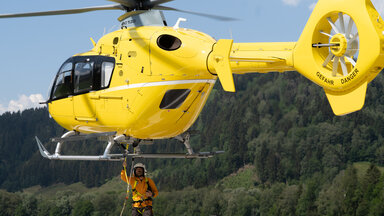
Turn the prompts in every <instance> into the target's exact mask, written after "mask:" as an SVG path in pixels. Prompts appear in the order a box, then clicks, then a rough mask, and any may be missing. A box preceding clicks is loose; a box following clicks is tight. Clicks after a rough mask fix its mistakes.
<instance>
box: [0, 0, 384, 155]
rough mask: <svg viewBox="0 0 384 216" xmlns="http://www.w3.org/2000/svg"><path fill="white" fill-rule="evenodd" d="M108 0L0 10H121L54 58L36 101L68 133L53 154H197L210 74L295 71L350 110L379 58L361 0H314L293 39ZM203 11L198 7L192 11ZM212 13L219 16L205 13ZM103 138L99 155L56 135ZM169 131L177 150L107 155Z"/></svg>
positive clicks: (373, 14) (382, 27)
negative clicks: (83, 44) (194, 137)
mask: <svg viewBox="0 0 384 216" xmlns="http://www.w3.org/2000/svg"><path fill="white" fill-rule="evenodd" d="M110 1H112V2H115V3H118V4H116V5H110V6H101V7H89V8H81V9H72V10H59V11H47V12H35V13H22V14H6V15H0V18H11V17H26V16H45V15H58V14H73V13H82V12H89V11H95V10H123V11H125V12H126V13H125V14H123V15H122V16H120V17H119V18H118V20H119V21H120V22H121V29H120V30H117V31H114V32H112V33H109V34H107V35H105V36H103V37H102V38H101V39H100V40H99V41H98V42H97V43H96V42H94V41H93V40H92V42H93V45H94V47H93V49H92V50H90V51H89V52H86V53H81V54H77V55H75V56H73V57H71V58H69V59H68V60H67V61H66V62H64V63H63V65H62V66H61V67H60V69H59V71H58V73H57V75H56V78H55V81H54V83H53V86H52V88H51V91H50V97H49V99H48V101H47V102H46V103H47V104H48V108H49V113H50V115H51V116H52V117H53V118H54V119H55V121H56V122H57V123H58V124H60V125H61V126H62V127H64V128H65V129H67V130H68V131H69V132H67V133H66V134H64V135H63V136H62V137H61V138H56V139H53V141H55V142H57V146H56V150H55V153H54V154H50V153H49V152H48V151H47V150H46V149H45V147H44V146H43V144H42V143H41V142H40V140H39V139H38V138H37V137H36V140H37V143H38V147H39V149H40V153H41V154H42V155H43V156H44V157H46V158H49V159H54V160H102V161H113V160H123V159H124V157H125V156H132V157H143V158H158V157H160V158H206V157H212V156H214V155H215V154H219V153H222V152H198V153H195V152H194V151H193V150H192V148H191V145H190V143H189V137H190V133H189V132H188V129H189V128H190V127H191V125H192V124H193V123H194V122H195V120H196V119H197V117H198V116H199V114H200V112H201V110H202V109H203V107H204V105H205V103H206V101H207V98H208V96H209V94H210V92H211V91H212V88H213V86H214V85H215V82H216V80H217V78H218V79H219V80H220V82H221V85H222V86H223V89H224V90H225V91H230V92H235V84H234V81H233V74H246V73H255V72H258V73H268V72H285V71H298V72H299V73H301V74H302V75H304V76H305V77H307V78H308V79H309V80H311V81H313V82H314V83H316V84H318V85H319V86H321V87H323V88H324V91H325V93H326V95H327V98H328V100H329V103H330V105H331V107H332V109H333V111H334V113H335V114H336V115H346V114H348V113H351V112H355V111H357V110H360V109H361V108H362V107H363V105H364V101H365V94H366V89H367V84H368V83H369V82H370V81H372V80H373V79H374V78H375V77H376V76H377V75H378V73H379V72H380V71H381V70H382V69H383V67H384V21H383V20H382V18H381V17H380V15H379V13H378V12H377V11H376V9H375V8H374V6H373V5H372V3H371V1H370V0H319V1H318V3H317V5H316V7H315V8H314V10H313V13H312V15H311V17H310V18H309V20H308V22H307V25H306V27H305V29H304V31H303V33H302V34H301V36H300V38H299V40H298V41H297V42H282V43H233V40H227V39H221V40H218V41H216V40H215V39H213V38H212V37H210V36H209V35H207V34H204V33H202V32H199V31H196V30H191V29H185V28H181V27H180V22H182V21H184V20H183V19H179V20H178V22H177V23H176V24H175V25H174V26H167V24H166V21H165V18H164V16H163V14H162V12H161V10H177V11H181V10H178V9H174V8H170V7H166V6H162V5H161V4H163V3H166V2H170V1H172V0H156V1H150V0H110ZM200 15H207V14H200ZM207 16H210V17H212V18H219V19H226V18H225V17H220V16H213V15H207ZM99 136H106V137H108V139H109V141H108V145H107V147H106V149H105V151H104V154H103V155H99V156H81V155H78V156H74V155H72V156H68V155H61V154H60V153H61V147H62V144H63V142H64V141H71V140H79V139H88V138H90V137H99ZM168 138H176V139H178V140H180V141H181V142H183V143H184V144H185V146H186V148H187V150H188V153H187V154H143V153H141V152H133V153H129V154H111V153H110V152H111V148H112V146H113V145H114V144H115V143H129V144H134V145H135V146H137V145H138V144H146V143H152V141H153V140H156V139H168Z"/></svg>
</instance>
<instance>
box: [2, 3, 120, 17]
mask: <svg viewBox="0 0 384 216" xmlns="http://www.w3.org/2000/svg"><path fill="white" fill-rule="evenodd" d="M98 10H124V8H123V7H122V6H121V5H105V6H96V7H86V8H76V9H67V10H54V11H42V12H31V13H17V14H0V18H15V17H33V16H51V15H65V14H77V13H85V12H91V11H98Z"/></svg>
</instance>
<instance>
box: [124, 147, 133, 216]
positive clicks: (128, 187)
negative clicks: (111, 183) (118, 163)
mask: <svg viewBox="0 0 384 216" xmlns="http://www.w3.org/2000/svg"><path fill="white" fill-rule="evenodd" d="M128 147H129V145H127V147H126V153H128ZM133 153H135V149H133ZM124 161H125V163H124V165H123V167H124V174H125V179H126V180H127V193H126V194H125V200H124V205H123V209H121V212H120V216H122V215H123V212H124V210H125V207H126V206H127V200H128V198H129V197H128V196H129V190H130V188H131V185H130V184H129V180H130V179H131V177H132V174H133V165H134V161H135V158H134V157H132V163H131V169H130V171H129V178H128V175H127V166H126V164H127V156H125V158H124Z"/></svg>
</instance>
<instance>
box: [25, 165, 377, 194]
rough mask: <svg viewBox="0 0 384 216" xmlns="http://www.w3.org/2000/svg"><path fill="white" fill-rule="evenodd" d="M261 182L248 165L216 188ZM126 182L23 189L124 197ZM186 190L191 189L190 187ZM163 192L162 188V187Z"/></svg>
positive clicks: (361, 167) (360, 172)
mask: <svg viewBox="0 0 384 216" xmlns="http://www.w3.org/2000/svg"><path fill="white" fill-rule="evenodd" d="M369 165H370V163H369V162H358V163H354V167H355V168H356V169H357V173H358V176H359V178H362V177H363V176H364V174H365V172H366V170H367V169H368V167H369ZM378 168H379V170H380V171H381V173H384V167H378ZM258 184H259V180H258V177H257V174H256V173H255V168H254V167H253V166H251V165H247V166H245V167H243V168H241V169H239V170H238V171H237V172H236V173H233V174H231V175H229V176H227V177H225V178H223V179H222V180H220V181H219V182H218V183H217V184H216V186H215V187H216V188H225V189H236V188H246V189H249V188H254V187H257V185H258ZM126 186H127V185H126V184H125V183H124V182H123V181H121V179H120V176H116V177H114V178H112V179H111V180H109V181H107V182H106V183H105V184H103V185H102V186H101V187H94V188H86V187H85V186H84V184H82V183H75V184H71V185H64V184H56V185H52V186H49V187H46V188H42V187H40V186H34V187H30V188H27V189H24V190H23V193H26V194H31V195H34V196H39V197H43V198H50V197H54V196H55V195H56V193H57V192H59V191H70V192H73V193H79V194H81V195H82V196H91V197H94V196H97V195H99V194H106V193H115V194H119V196H120V195H121V197H122V199H123V197H124V196H125V191H126ZM186 190H191V188H188V189H186ZM160 192H161V189H160Z"/></svg>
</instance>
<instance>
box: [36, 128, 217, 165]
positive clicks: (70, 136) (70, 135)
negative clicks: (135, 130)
mask: <svg viewBox="0 0 384 216" xmlns="http://www.w3.org/2000/svg"><path fill="white" fill-rule="evenodd" d="M95 137H107V138H108V145H107V147H106V148H105V150H104V153H103V155H96V156H92V155H61V148H62V145H63V143H64V141H78V140H86V139H89V138H95ZM35 139H36V142H37V146H38V147H39V151H40V154H41V155H42V156H43V157H44V158H47V159H50V160H83V161H123V160H124V159H125V157H133V158H211V157H213V156H215V155H217V154H222V153H224V151H216V152H198V153H195V152H194V151H193V149H192V147H191V145H190V142H189V139H190V134H189V133H185V134H182V135H179V136H177V137H175V139H177V140H179V141H181V142H182V143H184V145H185V147H186V149H187V151H188V153H187V154H183V153H165V154H163V153H159V154H143V153H142V152H141V151H140V149H139V147H138V146H137V145H138V144H140V143H143V144H150V143H153V140H139V139H135V138H132V137H126V136H125V135H116V132H107V133H95V134H89V135H82V134H79V133H78V132H75V131H69V132H67V133H65V134H64V135H63V136H61V138H53V139H51V141H53V142H57V144H56V150H55V154H50V153H49V151H48V150H47V149H46V148H45V147H44V145H43V144H42V143H41V141H40V140H39V138H38V137H35ZM115 143H127V144H133V145H136V151H135V152H134V153H128V151H127V153H124V154H111V153H110V152H111V149H112V147H113V145H114V144H115Z"/></svg>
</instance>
